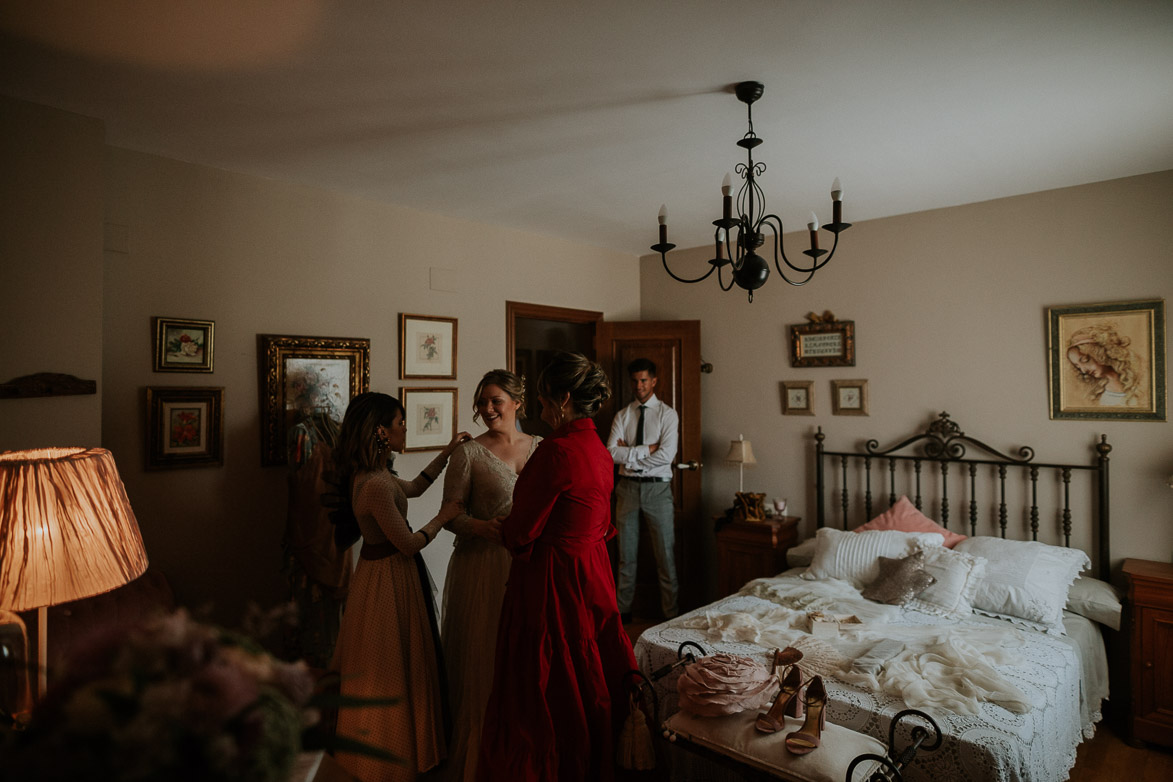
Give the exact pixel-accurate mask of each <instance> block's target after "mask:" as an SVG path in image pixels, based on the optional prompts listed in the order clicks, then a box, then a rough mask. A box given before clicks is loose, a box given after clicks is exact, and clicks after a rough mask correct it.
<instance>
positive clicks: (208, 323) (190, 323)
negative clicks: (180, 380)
mask: <svg viewBox="0 0 1173 782" xmlns="http://www.w3.org/2000/svg"><path fill="white" fill-rule="evenodd" d="M152 321H153V322H152V326H153V327H154V328H153V329H152V331H153V332H154V334H155V371H156V372H211V371H212V348H213V347H214V344H213V341H214V337H215V330H216V322H215V321H213V320H191V319H190V318H163V317H156V318H152Z"/></svg>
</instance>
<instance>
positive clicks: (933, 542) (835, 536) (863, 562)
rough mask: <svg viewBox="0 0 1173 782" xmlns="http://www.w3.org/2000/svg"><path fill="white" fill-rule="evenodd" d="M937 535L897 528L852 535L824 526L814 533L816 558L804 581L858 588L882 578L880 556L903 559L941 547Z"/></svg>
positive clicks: (941, 541) (943, 540) (940, 541)
mask: <svg viewBox="0 0 1173 782" xmlns="http://www.w3.org/2000/svg"><path fill="white" fill-rule="evenodd" d="M944 542H945V538H944V537H942V536H941V535H940V533H937V532H900V531H899V530H894V529H885V530H867V531H865V532H851V531H848V530H838V529H831V528H830V527H823V528H822V529H820V530H819V531H818V532H816V533H815V555H814V557H813V558H812V559H811V564H810V567H808V568H807V571H806V573H804V574H803V576H802V577H803V578H806V579H811V580H814V579H819V578H840V579H843V580H844V581H848V582H850V583H851V584H852V585H853V586H855V587H856V588H857V589H859V588H860V587H862V586H863V585H864V584H870V583H871V582H873V581H875V580H876V577H877V576H879V575H880V557H891V558H893V559H902V558H904V557H907V556H908V555H909V554H914V553H916V552H917V551H920V550H921V549H923V548H928V547H932V546H941V545H942V544H944Z"/></svg>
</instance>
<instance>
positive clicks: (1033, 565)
mask: <svg viewBox="0 0 1173 782" xmlns="http://www.w3.org/2000/svg"><path fill="white" fill-rule="evenodd" d="M954 550H955V551H961V552H963V553H966V554H972V555H973V556H975V557H984V558H985V559H986V560H987V562H986V575H985V578H983V579H982V581H981V583H980V584H979V585H978V588H977V593H976V594H975V595H974V599H973V608H974V610H975V611H977V612H978V613H981V614H986V615H988V616H994V617H998V618H1001V619H1009V620H1010V621H1012V622H1015V623H1017V624H1022V625H1025V626H1027V627H1032V628H1034V629H1036V630H1043V631H1045V632H1048V633H1051V634H1052V635H1066V631H1065V630H1064V629H1063V606H1065V605H1066V604H1067V592H1068V590H1069V589H1070V588H1071V582H1073V581H1074V580H1075V577H1076V576H1078V575H1079V573H1080V571H1082V570H1084V569H1086V568H1088V567H1090V566H1091V560H1090V559H1088V556H1087V554H1085V553H1084V552H1082V551H1080V550H1079V549H1074V548H1060V547H1059V546H1050V545H1047V544H1046V543H1039V542H1037V541H1031V540H1003V539H1002V538H994V537H975V538H966V539H965V540H963V541H961V542H960V543H958V544H957V546H956V548H955V549H954Z"/></svg>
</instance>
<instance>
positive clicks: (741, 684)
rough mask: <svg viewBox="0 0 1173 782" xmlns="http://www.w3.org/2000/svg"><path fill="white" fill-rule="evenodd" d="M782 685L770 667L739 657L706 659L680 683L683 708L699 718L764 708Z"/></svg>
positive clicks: (679, 689) (679, 691)
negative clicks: (769, 669) (770, 670)
mask: <svg viewBox="0 0 1173 782" xmlns="http://www.w3.org/2000/svg"><path fill="white" fill-rule="evenodd" d="M778 686H779V684H778V678H777V677H776V676H774V675H773V674H771V673H770V672H769V671H768V670H766V666H764V665H762V664H761V663H759V662H756V661H754V660H752V659H750V658H749V657H742V656H739V655H735V654H714V655H711V656H709V657H702V658H701V659H699V660H697V661H696V662H695V663H693V664H692V665H689V666H687V667H686V668H685V669H684V673H682V674H681V675H680V678H679V679H677V681H676V691H677V692H678V693H679V695H680V708H681V709H683V710H685V711H687V712H689V713H691V714H695V715H697V716H698V717H719V716H721V715H724V714H735V713H737V712H739V711H746V710H752V709H760V708H763V707H764V706H765V705H766V704H767V703H769V702H770V701H771V700H773V698H774V696H775V695H776V694H777V693H778Z"/></svg>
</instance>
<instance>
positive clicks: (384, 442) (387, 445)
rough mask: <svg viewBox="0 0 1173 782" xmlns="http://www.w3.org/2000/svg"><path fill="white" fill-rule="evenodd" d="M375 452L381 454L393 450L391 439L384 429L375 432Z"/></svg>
mask: <svg viewBox="0 0 1173 782" xmlns="http://www.w3.org/2000/svg"><path fill="white" fill-rule="evenodd" d="M375 450H377V451H378V452H379V453H380V454H384V453H387V451H389V450H391V438H390V437H388V436H387V433H386V432H384V431H383V430H382V429H376V430H375Z"/></svg>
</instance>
